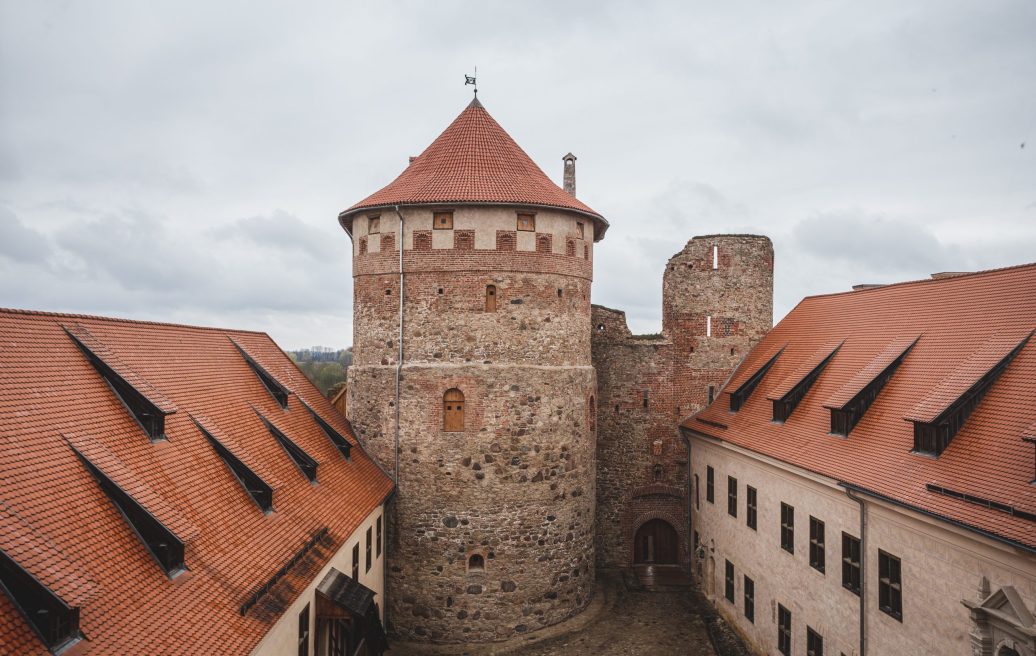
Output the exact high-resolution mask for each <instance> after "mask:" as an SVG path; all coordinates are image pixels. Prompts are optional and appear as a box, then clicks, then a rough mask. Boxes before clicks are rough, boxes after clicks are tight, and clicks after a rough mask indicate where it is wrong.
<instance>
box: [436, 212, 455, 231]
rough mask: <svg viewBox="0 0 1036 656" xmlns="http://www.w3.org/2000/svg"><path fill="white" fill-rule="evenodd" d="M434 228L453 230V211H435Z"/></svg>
mask: <svg viewBox="0 0 1036 656" xmlns="http://www.w3.org/2000/svg"><path fill="white" fill-rule="evenodd" d="M432 228H434V229H436V230H453V212H433V213H432Z"/></svg>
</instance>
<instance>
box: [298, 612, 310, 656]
mask: <svg viewBox="0 0 1036 656" xmlns="http://www.w3.org/2000/svg"><path fill="white" fill-rule="evenodd" d="M298 646H299V656H309V604H306V607H305V608H303V609H302V612H301V613H299V645H298Z"/></svg>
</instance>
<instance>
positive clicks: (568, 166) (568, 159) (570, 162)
mask: <svg viewBox="0 0 1036 656" xmlns="http://www.w3.org/2000/svg"><path fill="white" fill-rule="evenodd" d="M561 159H562V160H564V162H565V191H566V192H567V193H568V194H570V195H572V196H575V195H576V156H575V155H573V154H572V153H569V154H567V155H565V156H564V157H562V158H561Z"/></svg>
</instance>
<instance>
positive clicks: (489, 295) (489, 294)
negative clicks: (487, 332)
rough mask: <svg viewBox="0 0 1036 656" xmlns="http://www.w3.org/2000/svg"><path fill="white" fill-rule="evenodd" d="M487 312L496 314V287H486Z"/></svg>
mask: <svg viewBox="0 0 1036 656" xmlns="http://www.w3.org/2000/svg"><path fill="white" fill-rule="evenodd" d="M486 312H496V285H486Z"/></svg>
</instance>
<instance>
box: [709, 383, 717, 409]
mask: <svg viewBox="0 0 1036 656" xmlns="http://www.w3.org/2000/svg"><path fill="white" fill-rule="evenodd" d="M715 400H716V386H715V385H709V405H712V402H713V401H715Z"/></svg>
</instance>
